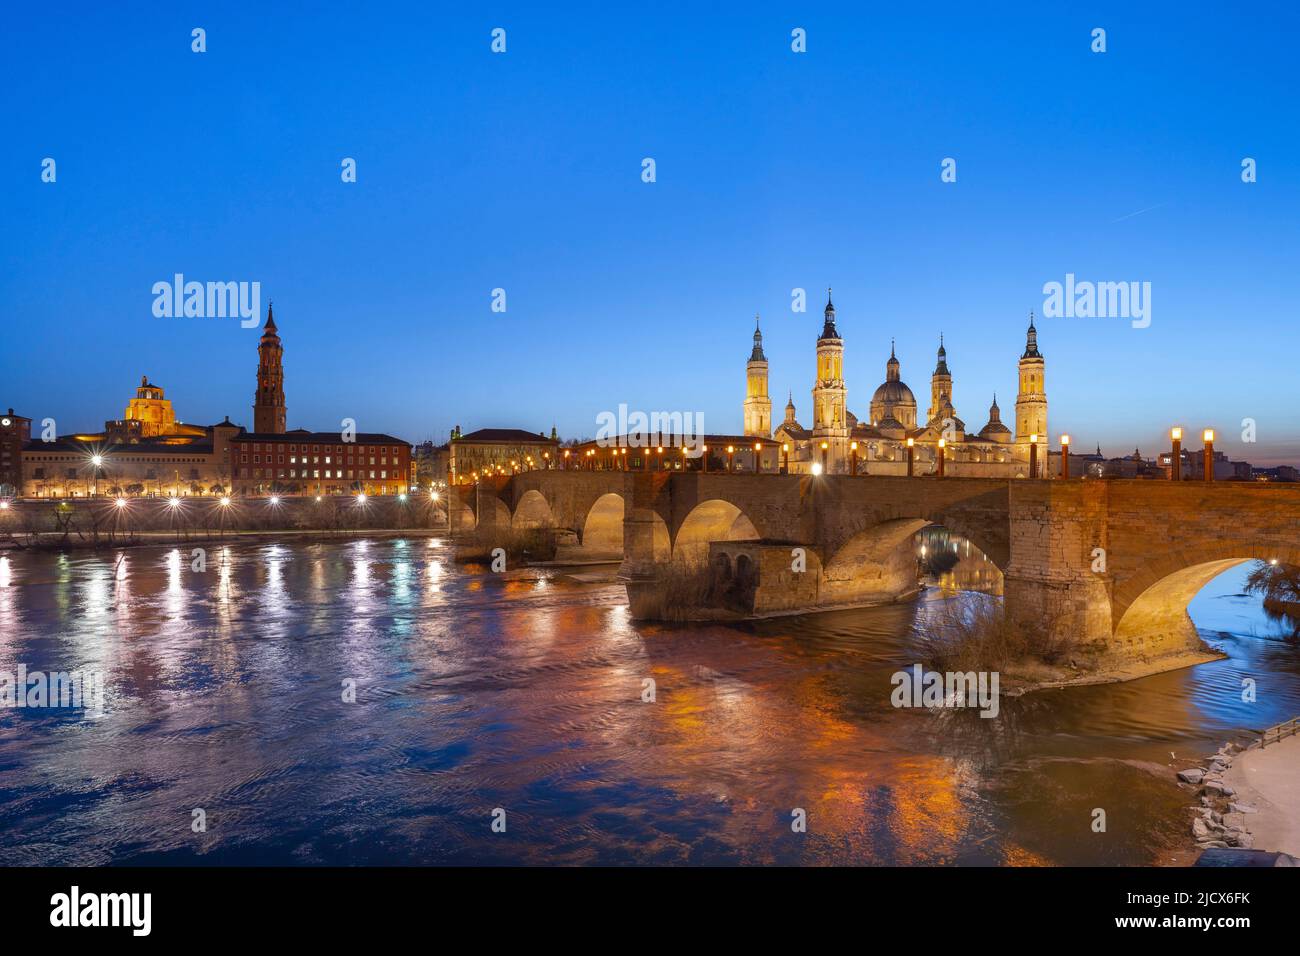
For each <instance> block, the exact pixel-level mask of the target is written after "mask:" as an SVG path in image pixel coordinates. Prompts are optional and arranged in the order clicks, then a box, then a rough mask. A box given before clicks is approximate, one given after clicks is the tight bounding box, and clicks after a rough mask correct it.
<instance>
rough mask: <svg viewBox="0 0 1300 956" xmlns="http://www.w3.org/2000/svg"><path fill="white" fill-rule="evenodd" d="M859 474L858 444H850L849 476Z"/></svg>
mask: <svg viewBox="0 0 1300 956" xmlns="http://www.w3.org/2000/svg"><path fill="white" fill-rule="evenodd" d="M857 473H858V443H857V442H849V474H850V475H853V476H855V477H856V476H857Z"/></svg>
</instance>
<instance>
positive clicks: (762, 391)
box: [745, 316, 772, 438]
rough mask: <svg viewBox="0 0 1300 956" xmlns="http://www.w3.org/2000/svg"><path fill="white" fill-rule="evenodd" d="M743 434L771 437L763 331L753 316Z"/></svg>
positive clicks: (756, 317) (747, 366) (769, 401)
mask: <svg viewBox="0 0 1300 956" xmlns="http://www.w3.org/2000/svg"><path fill="white" fill-rule="evenodd" d="M745 371H746V373H747V375H746V385H745V434H746V435H753V436H754V437H756V438H771V437H772V399H770V398H769V397H768V395H767V356H766V355H764V354H763V333H762V332H760V331H759V328H758V316H754V351H753V352H751V353H750V355H749V364H748V365H746V366H745Z"/></svg>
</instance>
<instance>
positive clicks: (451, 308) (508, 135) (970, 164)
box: [0, 3, 1300, 463]
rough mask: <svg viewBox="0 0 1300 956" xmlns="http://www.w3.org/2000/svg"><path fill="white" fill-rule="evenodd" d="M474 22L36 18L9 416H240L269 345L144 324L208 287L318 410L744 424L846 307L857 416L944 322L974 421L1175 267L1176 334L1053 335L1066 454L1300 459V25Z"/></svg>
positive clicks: (221, 12)
mask: <svg viewBox="0 0 1300 956" xmlns="http://www.w3.org/2000/svg"><path fill="white" fill-rule="evenodd" d="M476 6H477V5H473V4H456V5H450V4H428V3H418V4H410V5H382V4H364V3H362V4H358V3H346V4H328V3H327V4H312V5H310V6H307V5H295V6H293V8H292V10H293V12H286V10H285V9H283V8H281V6H280V5H272V4H262V3H259V4H239V3H231V4H186V3H168V4H161V3H159V4H134V3H133V4H123V5H111V6H102V5H93V6H92V5H90V4H82V5H72V6H62V5H60V6H48V5H46V6H42V5H31V4H28V5H21V6H13V7H11V8H10V9H8V10H7V11H6V14H5V16H6V21H7V22H6V27H7V29H6V30H5V33H4V36H3V38H0V80H3V82H0V106H2V107H3V112H2V114H0V115H3V116H4V122H3V127H2V130H3V132H2V133H0V136H2V137H3V139H4V149H3V151H0V171H2V172H3V181H4V184H5V186H4V189H3V190H0V220H2V221H3V229H2V230H0V303H3V306H4V319H5V324H6V326H7V335H6V337H5V343H4V347H3V349H4V351H3V359H2V360H0V361H2V365H0V392H3V394H0V404H3V405H4V406H6V407H7V406H9V405H13V406H14V407H15V408H16V409H17V410H18V411H19V412H20V413H23V414H27V415H29V416H32V417H34V418H37V419H40V418H43V417H45V416H52V417H54V418H56V420H58V422H59V423H60V426H61V430H63V431H71V430H76V429H86V428H90V427H96V428H98V427H101V425H102V422H103V420H104V419H106V418H110V417H116V416H118V415H120V414H121V412H122V409H123V407H124V405H125V402H126V400H127V398H128V397H129V396H130V395H131V393H132V389H133V387H134V385H135V384H136V383H137V382H138V381H139V376H140V375H141V374H144V373H147V374H148V375H149V376H150V378H151V379H152V380H154V381H155V382H157V383H158V384H161V385H162V386H164V387H165V388H166V389H167V394H168V397H169V398H171V399H172V400H173V401H174V403H175V405H176V408H177V412H178V414H179V415H180V416H181V417H182V418H184V419H185V420H188V421H197V422H204V423H207V422H211V421H214V420H219V419H220V418H222V417H223V416H224V415H226V414H229V415H230V416H231V418H232V419H233V420H235V421H238V422H242V423H244V424H247V425H250V426H251V424H252V422H251V418H252V416H251V412H250V408H249V406H250V405H251V402H252V397H253V388H254V373H255V364H256V354H255V349H256V341H257V336H258V332H257V331H256V330H252V329H247V330H246V329H241V328H240V327H239V324H238V322H237V321H234V320H230V319H225V320H222V319H184V318H181V319H175V318H173V319H159V318H155V317H154V315H153V313H152V303H153V298H152V295H151V293H150V288H151V286H152V284H153V283H154V282H156V281H159V280H164V279H169V278H170V277H171V276H172V274H173V273H176V272H183V273H184V274H185V275H186V276H187V277H188V278H191V279H199V280H204V281H206V280H247V281H253V280H257V281H260V282H261V284H262V290H263V291H262V295H263V303H265V300H266V299H268V298H270V299H273V300H274V301H275V306H276V319H277V322H278V324H279V326H280V330H281V334H282V336H283V338H284V343H285V348H286V358H285V370H286V389H287V394H288V407H289V416H288V417H289V425H290V427H298V426H302V427H309V428H319V429H325V428H331V427H338V422H339V420H340V419H341V418H343V417H345V416H346V417H352V418H355V419H357V421H358V424H359V427H360V428H362V429H363V430H367V431H369V430H374V431H388V432H392V433H395V434H398V435H400V436H402V437H405V438H408V439H410V440H413V441H419V440H422V439H424V438H426V437H438V438H445V437H446V432H447V430H448V429H449V428H450V427H451V426H452V425H454V424H457V423H459V424H461V425H463V426H464V427H465V428H466V429H467V430H468V429H472V428H476V427H482V426H518V427H525V428H529V429H547V430H549V428H550V426H551V424H552V423H555V424H556V425H558V426H559V429H560V431H561V433H562V435H564V436H565V437H570V436H573V435H592V434H594V433H595V430H596V427H595V418H596V415H597V414H598V413H599V412H600V411H602V410H605V409H615V408H617V406H618V404H619V403H620V402H626V403H628V404H629V405H630V406H631V407H632V408H641V409H645V410H650V409H674V410H682V411H699V412H703V413H704V415H705V422H706V426H707V427H708V429H709V430H711V431H730V430H735V429H738V428H739V427H740V424H741V401H742V399H743V396H744V363H745V360H746V358H747V357H748V354H749V347H750V334H751V332H752V327H753V315H754V313H755V312H761V313H762V314H763V316H764V329H765V333H766V341H767V353H768V357H769V359H770V361H771V365H772V372H771V387H772V396H773V404H774V405H775V407H776V408H775V417H777V418H779V417H780V415H781V408H782V406H784V404H785V396H786V392H787V389H793V390H794V395H795V402H796V404H797V405H798V407H799V413H800V418H801V419H803V420H804V421H805V424H807V420H808V419H809V418H810V415H809V412H810V399H809V391H810V389H811V387H812V379H813V372H814V354H813V347H814V341H815V339H816V336H817V332H818V330H819V329H820V327H821V315H820V312H821V307H822V305H823V303H824V297H823V290H824V289H825V287H826V285H827V284H828V283H829V284H832V285H833V286H834V287H835V301H836V305H837V307H838V310H839V327H840V331H841V333H842V335H843V336H844V340H845V356H846V357H845V361H846V377H847V380H848V390H849V407H850V408H851V409H853V410H855V411H856V412H857V413H858V414H860V415H864V416H865V415H866V412H867V404H868V400H869V397H870V394H871V392H872V391H873V390H874V389H875V387H876V386H877V385H878V384H879V383H880V381H881V380H883V378H884V363H885V359H886V358H887V357H888V354H889V340H890V337H891V336H896V337H897V339H898V354H899V357H900V359H901V360H902V363H903V377H904V379H905V380H906V381H907V382H908V383H909V384H910V385H911V386H912V388H913V389H914V390H915V391H916V392H917V395H918V398H919V399H920V400H921V404H922V408H923V409H924V406H925V404H926V398H927V397H928V379H929V373H930V371H931V370H932V369H933V363H934V351H935V347H936V345H937V339H938V336H939V333H940V331H942V332H943V333H944V334H945V336H946V340H947V345H948V354H949V365H950V367H951V369H952V371H953V375H954V382H955V396H954V397H955V402H956V406H957V411H958V413H959V414H960V415H961V416H962V417H963V418H965V419H966V421H967V423H968V424H969V425H970V426H971V427H972V428H978V427H979V426H981V425H982V424H983V422H984V420H985V418H986V415H987V409H988V404H989V398H990V395H991V393H992V392H993V391H994V390H996V391H997V393H998V396H999V399H1000V402H1001V404H1002V408H1003V412H1004V417H1005V418H1007V419H1008V420H1009V419H1010V417H1011V411H1012V406H1013V403H1014V393H1015V390H1016V380H1015V361H1016V359H1017V357H1018V356H1019V354H1020V351H1021V349H1022V348H1023V342H1024V327H1025V318H1026V315H1027V313H1028V312H1029V310H1030V309H1035V310H1039V309H1041V307H1042V302H1043V294H1042V291H1041V290H1042V286H1043V283H1045V282H1048V281H1052V280H1058V281H1059V280H1062V279H1063V278H1064V276H1065V274H1066V273H1067V272H1073V273H1075V274H1076V275H1077V276H1078V277H1079V278H1080V279H1092V280H1098V281H1102V280H1106V281H1118V280H1138V281H1149V282H1151V283H1152V287H1153V291H1152V324H1151V327H1150V328H1147V329H1134V328H1132V327H1131V325H1130V323H1129V322H1128V321H1127V320H1124V319H1077V318H1076V319H1047V320H1044V321H1042V322H1041V323H1040V330H1041V334H1040V344H1041V348H1042V350H1043V352H1044V354H1045V355H1046V357H1047V382H1048V394H1049V399H1050V402H1051V430H1052V432H1053V435H1054V436H1055V435H1056V434H1057V433H1059V432H1060V431H1065V430H1068V431H1070V432H1071V433H1072V434H1073V435H1074V436H1075V441H1076V447H1087V448H1091V446H1092V445H1094V444H1096V443H1098V442H1100V443H1101V445H1102V448H1103V450H1104V451H1107V452H1110V453H1115V454H1118V453H1121V452H1131V451H1132V449H1133V448H1134V446H1140V447H1141V449H1142V451H1143V452H1144V453H1147V454H1151V453H1154V452H1155V451H1157V450H1158V448H1159V447H1162V442H1161V438H1162V436H1163V435H1164V433H1165V429H1166V428H1167V426H1168V425H1169V424H1171V423H1174V422H1179V423H1182V424H1183V425H1185V426H1187V427H1188V428H1189V429H1196V430H1199V429H1200V428H1201V427H1202V426H1204V425H1214V426H1216V427H1217V428H1218V430H1219V432H1220V435H1221V439H1222V440H1221V441H1220V446H1219V447H1221V448H1222V449H1223V450H1225V451H1228V452H1229V453H1230V454H1232V455H1233V456H1234V457H1237V456H1244V457H1247V458H1250V459H1251V460H1254V461H1255V462H1257V463H1268V462H1270V461H1300V408H1297V405H1296V401H1295V396H1296V393H1297V387H1296V380H1297V375H1296V357H1295V354H1294V348H1293V345H1292V332H1293V330H1294V329H1295V328H1296V326H1297V319H1298V318H1300V315H1298V314H1297V313H1298V312H1300V306H1298V305H1297V299H1296V296H1295V283H1296V281H1297V278H1298V277H1300V268H1298V267H1300V261H1298V260H1300V256H1298V254H1297V249H1298V247H1297V242H1296V240H1297V223H1300V201H1298V200H1300V142H1298V139H1300V124H1298V123H1297V118H1298V117H1297V104H1296V97H1295V92H1296V83H1295V76H1296V74H1295V67H1294V63H1295V51H1294V42H1295V38H1296V36H1297V34H1298V33H1300V30H1298V29H1297V27H1300V15H1297V13H1296V12H1294V6H1293V5H1291V4H1276V5H1271V4H1251V5H1248V6H1246V7H1243V8H1241V10H1240V11H1238V10H1235V9H1233V7H1232V5H1228V4H1221V3H1213V4H1209V3H1193V4H1186V3H1178V4H1131V3H1122V4H1121V3H1116V4H1086V5H1085V4H1057V3H1032V4H1020V5H1014V6H1013V5H999V6H998V8H997V9H998V10H999V11H1000V12H1001V13H1000V15H994V14H992V13H989V12H986V6H985V5H979V6H976V5H970V6H963V5H957V6H949V5H941V6H938V7H935V6H933V5H915V6H914V8H913V9H912V10H909V11H907V12H900V10H899V5H888V6H886V5H881V6H880V7H878V8H875V9H871V8H869V7H868V5H864V4H860V3H859V4H845V5H842V6H830V5H824V4H815V5H813V4H809V5H795V4H784V5H763V4H758V5H756V4H745V5H740V4H737V5H736V6H735V7H734V8H733V9H732V10H730V11H729V12H714V11H713V10H712V8H711V5H704V4H698V3H693V4H684V5H674V4H664V3H655V4H650V5H644V4H636V5H627V6H626V8H625V9H615V5H612V4H590V5H583V6H570V7H567V12H562V13H546V14H543V13H539V12H537V10H536V9H535V8H536V7H537V6H538V5H535V4H520V5H518V6H516V7H507V6H493V7H484V8H483V9H481V10H470V9H467V8H470V7H476ZM1135 8H1140V9H1135ZM988 9H992V8H988ZM196 26H201V27H204V28H205V29H206V30H207V43H208V52H207V53H204V54H195V53H192V52H191V51H190V42H191V40H190V30H191V29H192V28H193V27H196ZM494 27H503V28H505V29H506V30H507V53H505V54H504V55H494V54H492V53H491V51H490V49H489V43H490V32H491V30H492V29H493V28H494ZM794 27H803V28H805V29H806V30H807V34H808V52H807V53H806V54H802V55H798V54H794V53H792V52H791V50H790V31H791V29H792V28H794ZM1094 27H1104V28H1105V29H1106V31H1107V47H1108V49H1107V52H1106V53H1105V54H1094V53H1092V52H1091V51H1090V43H1091V38H1090V31H1091V30H1092V28H1094ZM47 156H48V157H53V158H55V159H56V161H57V164H58V166H57V172H58V181H57V183H55V184H53V185H49V184H44V183H42V182H41V180H40V172H41V161H42V159H43V158H44V157H47ZM647 156H650V157H654V158H655V160H656V162H657V174H658V181H657V182H656V183H653V184H646V183H643V182H642V181H641V177H640V173H641V160H642V158H643V157H647ZM1247 156H1249V157H1253V158H1255V159H1256V160H1257V161H1258V171H1259V173H1258V174H1259V181H1258V182H1257V183H1255V184H1252V185H1246V184H1243V183H1242V182H1241V178H1240V163H1241V160H1242V158H1243V157H1247ZM343 157H353V158H355V159H356V161H357V164H358V180H359V181H358V182H357V183H355V184H344V183H342V182H341V181H340V175H339V173H340V161H341V160H342V158H343ZM944 157H953V158H955V159H956V160H957V163H958V167H957V168H958V181H957V182H956V183H955V184H944V183H941V182H940V178H939V172H940V161H941V160H942V159H943V158H944ZM796 286H799V287H804V288H806V289H808V291H809V299H810V302H809V310H808V312H807V313H805V314H803V315H797V314H793V313H792V312H791V311H790V290H791V288H793V287H796ZM495 287H503V288H505V289H506V292H507V297H508V298H507V301H508V311H507V312H506V313H505V314H498V313H494V312H492V311H491V310H490V302H491V290H492V289H493V288H495ZM1246 417H1251V418H1254V419H1255V420H1256V421H1257V423H1258V436H1259V442H1258V444H1257V445H1255V446H1244V445H1242V444H1241V443H1240V442H1239V441H1238V438H1239V430H1240V426H1239V423H1240V421H1241V419H1243V418H1246Z"/></svg>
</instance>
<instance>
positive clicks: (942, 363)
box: [925, 334, 952, 428]
mask: <svg viewBox="0 0 1300 956" xmlns="http://www.w3.org/2000/svg"><path fill="white" fill-rule="evenodd" d="M951 401H952V373H951V372H949V371H948V350H947V349H946V348H944V347H943V335H942V334H940V336H939V355H938V361H936V362H935V366H934V374H933V375H931V376H930V409H929V411H927V412H926V415H925V423H926V424H927V425H929V426H935V425H938V426H939V427H941V428H942V427H943V412H944V408H945V407H946V406H947V405H948V403H949V402H951Z"/></svg>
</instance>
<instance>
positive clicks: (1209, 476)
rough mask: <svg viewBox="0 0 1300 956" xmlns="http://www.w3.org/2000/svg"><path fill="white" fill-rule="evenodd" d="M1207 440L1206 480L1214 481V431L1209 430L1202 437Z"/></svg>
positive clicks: (1205, 453)
mask: <svg viewBox="0 0 1300 956" xmlns="http://www.w3.org/2000/svg"><path fill="white" fill-rule="evenodd" d="M1201 437H1202V438H1204V439H1205V451H1204V453H1203V454H1204V455H1205V480H1206V481H1213V480H1214V429H1213V428H1207V429H1205V431H1204V432H1203V433H1202V435H1201Z"/></svg>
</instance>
